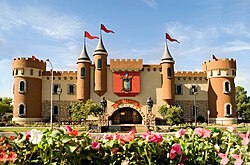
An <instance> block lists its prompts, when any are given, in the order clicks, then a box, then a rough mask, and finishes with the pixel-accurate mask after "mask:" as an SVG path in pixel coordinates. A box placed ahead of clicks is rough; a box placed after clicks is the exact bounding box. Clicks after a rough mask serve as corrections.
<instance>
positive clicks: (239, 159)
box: [232, 155, 243, 165]
mask: <svg viewBox="0 0 250 165" xmlns="http://www.w3.org/2000/svg"><path fill="white" fill-rule="evenodd" d="M232 157H233V158H234V159H236V161H235V162H234V165H241V164H242V163H243V160H242V159H241V156H240V155H232Z"/></svg>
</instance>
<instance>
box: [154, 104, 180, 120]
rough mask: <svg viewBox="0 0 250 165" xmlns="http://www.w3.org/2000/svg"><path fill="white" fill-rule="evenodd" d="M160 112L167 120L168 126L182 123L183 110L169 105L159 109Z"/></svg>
mask: <svg viewBox="0 0 250 165" xmlns="http://www.w3.org/2000/svg"><path fill="white" fill-rule="evenodd" d="M158 112H159V113H160V114H162V116H163V117H165V119H166V120H167V124H169V125H174V124H178V123H180V122H181V114H182V109H181V108H180V107H177V106H170V105H168V104H166V105H162V106H160V107H159V109H158Z"/></svg>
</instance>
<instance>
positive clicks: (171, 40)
mask: <svg viewBox="0 0 250 165" xmlns="http://www.w3.org/2000/svg"><path fill="white" fill-rule="evenodd" d="M166 39H167V40H169V41H170V42H174V41H175V42H177V43H180V42H179V41H177V40H176V39H173V38H171V37H170V35H169V34H168V33H166Z"/></svg>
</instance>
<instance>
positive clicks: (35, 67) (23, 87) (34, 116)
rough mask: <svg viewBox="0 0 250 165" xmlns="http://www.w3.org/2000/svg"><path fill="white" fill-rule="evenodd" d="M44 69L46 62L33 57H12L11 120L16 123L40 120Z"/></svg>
mask: <svg viewBox="0 0 250 165" xmlns="http://www.w3.org/2000/svg"><path fill="white" fill-rule="evenodd" d="M45 70H46V63H45V62H44V61H41V60H38V59H35V58H34V57H33V58H28V59H27V58H14V60H13V61H12V71H13V76H14V87H13V93H14V104H13V119H12V120H13V121H15V122H17V123H26V122H32V121H41V111H42V72H43V71H45ZM34 103H35V104H34Z"/></svg>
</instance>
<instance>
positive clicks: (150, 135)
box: [141, 130, 163, 144]
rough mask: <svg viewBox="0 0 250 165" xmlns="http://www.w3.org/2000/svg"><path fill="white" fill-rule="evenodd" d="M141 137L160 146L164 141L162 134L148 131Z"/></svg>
mask: <svg viewBox="0 0 250 165" xmlns="http://www.w3.org/2000/svg"><path fill="white" fill-rule="evenodd" d="M141 137H142V138H143V139H145V140H146V141H148V142H155V143H158V144H160V143H161V142H162V141H163V137H162V136H161V135H160V134H158V133H154V132H150V131H149V130H147V131H146V132H145V133H144V134H143V135H141Z"/></svg>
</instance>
